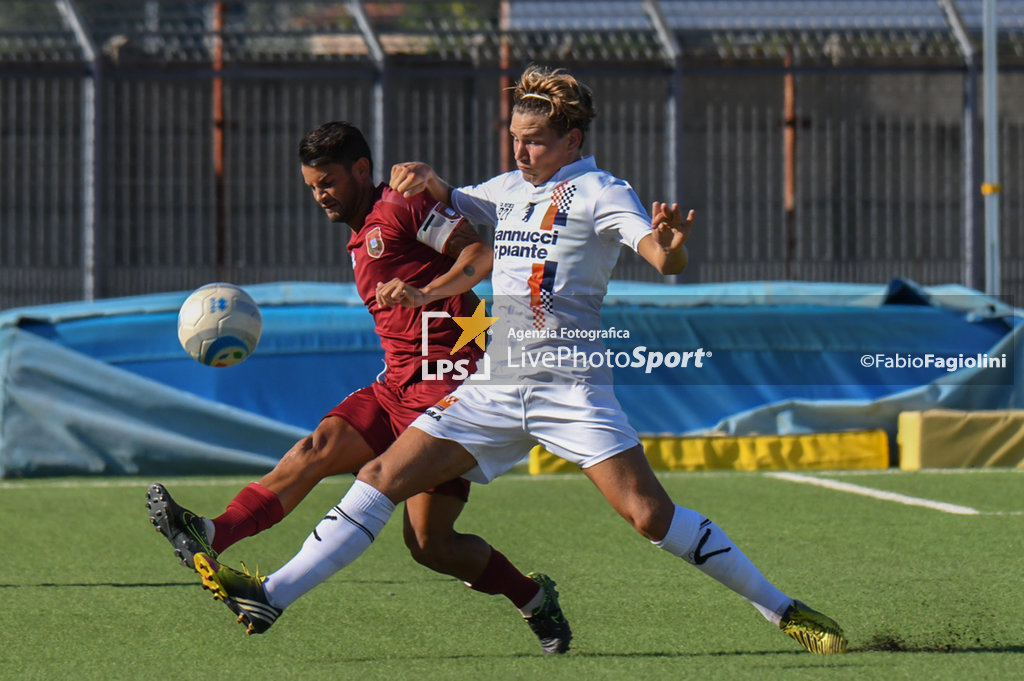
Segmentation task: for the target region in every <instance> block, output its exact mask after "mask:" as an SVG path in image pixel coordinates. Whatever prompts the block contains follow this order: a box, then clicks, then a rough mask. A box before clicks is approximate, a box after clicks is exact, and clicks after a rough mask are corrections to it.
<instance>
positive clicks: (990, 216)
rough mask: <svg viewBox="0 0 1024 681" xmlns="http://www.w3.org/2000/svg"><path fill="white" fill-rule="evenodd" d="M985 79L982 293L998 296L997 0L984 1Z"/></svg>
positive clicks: (999, 188)
mask: <svg viewBox="0 0 1024 681" xmlns="http://www.w3.org/2000/svg"><path fill="white" fill-rule="evenodd" d="M983 26H984V35H983V45H984V46H983V53H984V54H983V57H984V78H985V182H984V183H983V184H982V185H981V193H982V194H983V195H984V196H985V293H987V294H989V295H991V296H998V295H999V290H1000V283H1001V282H1000V270H999V192H1000V191H1001V190H1002V187H1000V186H999V85H998V82H997V81H998V77H999V65H998V63H997V59H996V56H997V55H996V49H997V47H996V45H997V40H996V37H997V35H996V0H985V4H984V14H983Z"/></svg>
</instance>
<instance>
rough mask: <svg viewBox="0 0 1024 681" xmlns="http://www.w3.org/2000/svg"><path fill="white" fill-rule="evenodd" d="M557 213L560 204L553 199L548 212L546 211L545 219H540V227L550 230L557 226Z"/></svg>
mask: <svg viewBox="0 0 1024 681" xmlns="http://www.w3.org/2000/svg"><path fill="white" fill-rule="evenodd" d="M556 215H558V204H557V203H555V202H554V201H552V202H551V205H550V206H548V209H547V212H545V213H544V219H543V220H541V221H540V228H541V229H543V230H547V231H549V232H550V231H551V229H552V228H553V227H554V226H555V216H556Z"/></svg>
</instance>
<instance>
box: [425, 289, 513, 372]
mask: <svg viewBox="0 0 1024 681" xmlns="http://www.w3.org/2000/svg"><path fill="white" fill-rule="evenodd" d="M439 317H442V318H443V317H451V319H452V321H454V322H455V323H456V324H458V325H459V328H461V329H462V333H461V334H460V335H459V339H458V340H457V341H455V345H454V346H453V347H452V349H451V351H450V352H449V353H448V355H449V356H451V355H454V354H455V353H456V352H458V351H459V350H461V349H462V348H464V347H466V345H468V344H469V343H476V344H477V345H478V346H480V349H481V350H484V349H486V346H485V338H486V337H487V329H489V328H490V327H491V325H492V324H494V322H496V321H498V318H497V317H488V316H487V312H486V309H485V307H484V301H482V300H481V301H480V304H479V305H477V306H476V310H475V311H474V312H473V316H472V317H452V316H451V315H450V314H448V313H447V312H424V313H423V314H422V315H421V316H420V334H421V343H420V345H421V348H422V349H421V350H420V354H422V355H423V356H424V357H426V356H427V355H428V354H429V353H430V334H429V333H428V329H427V324H428V323H429V321H430V320H431V319H436V318H439ZM469 363H470V362H469V360H468V359H459V360H451V359H437V360H429V359H423V360H421V361H420V380H423V381H436V380H439V379H442V378H445V377H447V376H450V377H451V378H454V379H455V380H457V381H464V380H466V379H467V378H468V379H469V380H471V381H486V380H487V379H489V378H490V377H491V361H490V358H489V357H488V356H487V355H484V357H483V359H482V360H481V365H480V371H478V372H477V373H475V374H473V375H472V376H471V375H470V373H469Z"/></svg>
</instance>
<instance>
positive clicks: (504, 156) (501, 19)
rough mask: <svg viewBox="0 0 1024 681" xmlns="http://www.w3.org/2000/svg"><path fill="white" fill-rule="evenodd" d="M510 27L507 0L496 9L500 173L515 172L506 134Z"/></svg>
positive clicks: (509, 100) (509, 108) (509, 101)
mask: <svg viewBox="0 0 1024 681" xmlns="http://www.w3.org/2000/svg"><path fill="white" fill-rule="evenodd" d="M511 25H512V9H511V6H510V5H509V0H501V3H500V5H499V8H498V29H499V30H500V37H499V43H498V55H499V56H498V60H499V66H500V68H501V75H499V76H498V126H497V127H498V163H499V165H500V166H501V168H500V172H503V173H504V172H506V171H509V170H515V167H516V164H515V161H514V160H513V158H512V138H511V137H510V136H509V134H508V125H509V122H510V121H511V118H512V93H511V88H512V78H511V76H509V70H510V69H511V68H512V46H511V45H510V43H509V36H508V31H509V28H510V26H511Z"/></svg>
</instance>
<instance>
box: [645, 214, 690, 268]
mask: <svg viewBox="0 0 1024 681" xmlns="http://www.w3.org/2000/svg"><path fill="white" fill-rule="evenodd" d="M694 215H695V213H694V211H692V210H691V211H690V212H689V213H688V214H687V215H686V219H685V220H683V215H682V213H681V212H680V210H679V204H676V203H673V204H672V205H671V206H669V205H668V204H667V203H661V202H660V201H655V202H654V203H653V204H652V205H651V216H652V217H651V233H650V234H649V235H647V236H645V237H644V238H643V239H641V240H640V243H639V244H638V245H637V252H639V253H640V255H641V256H643V258H644V259H645V260H646V261H647V262H649V263H651V265H653V266H654V268H655V269H657V270H658V271H659V272H661V273H662V274H679V273H680V272H682V271H683V270H684V269H686V264H687V262H688V256H687V253H686V240H687V239H688V238H690V231H691V230H692V229H693V218H694Z"/></svg>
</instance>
